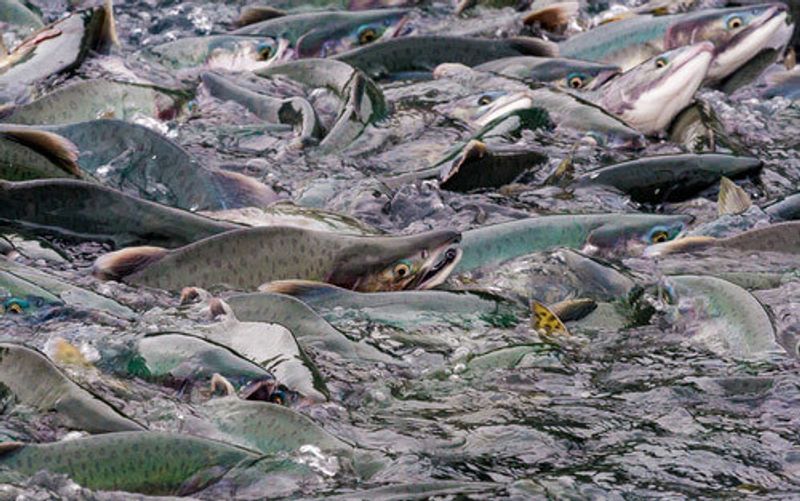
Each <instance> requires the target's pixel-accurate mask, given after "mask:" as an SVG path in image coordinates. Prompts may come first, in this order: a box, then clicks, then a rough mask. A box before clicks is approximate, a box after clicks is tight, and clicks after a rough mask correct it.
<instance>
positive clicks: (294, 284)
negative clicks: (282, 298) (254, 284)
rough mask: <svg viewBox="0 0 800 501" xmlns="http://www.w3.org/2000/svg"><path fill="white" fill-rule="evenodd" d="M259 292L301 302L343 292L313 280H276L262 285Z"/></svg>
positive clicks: (338, 288)
mask: <svg viewBox="0 0 800 501" xmlns="http://www.w3.org/2000/svg"><path fill="white" fill-rule="evenodd" d="M258 290H259V291H261V292H272V293H275V294H285V295H287V296H294V297H296V298H298V299H300V300H303V299H304V298H308V297H314V296H321V295H325V294H331V293H336V292H342V291H343V289H342V288H341V287H337V286H335V285H331V284H327V283H325V282H314V281H313V280H276V281H274V282H267V283H265V284H263V285H261V286H260V287H259V288H258Z"/></svg>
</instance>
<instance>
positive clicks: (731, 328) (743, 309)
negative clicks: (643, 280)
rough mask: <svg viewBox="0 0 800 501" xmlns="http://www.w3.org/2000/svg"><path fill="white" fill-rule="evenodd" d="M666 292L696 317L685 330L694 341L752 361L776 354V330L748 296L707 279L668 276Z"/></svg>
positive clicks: (743, 291)
mask: <svg viewBox="0 0 800 501" xmlns="http://www.w3.org/2000/svg"><path fill="white" fill-rule="evenodd" d="M666 286H667V288H668V292H669V293H670V294H671V295H673V296H675V300H676V301H678V302H679V304H681V303H683V302H689V303H690V304H691V306H687V305H683V306H682V307H681V309H682V310H683V311H686V310H687V309H688V310H690V311H691V315H693V316H695V317H699V319H700V322H699V324H697V325H691V326H690V327H687V328H689V329H690V332H692V338H693V339H694V340H695V341H698V342H700V343H703V344H704V345H706V346H707V347H708V348H709V349H710V350H712V351H714V352H715V353H718V354H720V355H724V356H732V357H735V358H744V359H754V358H763V357H765V356H769V355H771V354H775V353H779V352H780V351H781V348H780V346H779V345H778V344H777V341H776V339H775V329H774V328H773V326H772V321H771V320H770V318H769V315H767V312H766V311H765V310H764V307H763V306H761V304H760V303H759V302H758V300H756V298H754V297H753V296H752V295H751V294H750V293H749V292H747V291H746V290H744V289H742V288H741V287H739V286H737V285H734V284H732V283H730V282H727V281H725V280H722V279H719V278H715V277H709V276H692V275H682V276H671V277H668V278H667V279H666ZM678 315H680V313H678Z"/></svg>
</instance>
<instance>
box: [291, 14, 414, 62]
mask: <svg viewBox="0 0 800 501" xmlns="http://www.w3.org/2000/svg"><path fill="white" fill-rule="evenodd" d="M407 14H408V10H406V9H384V10H376V11H366V12H362V13H360V14H359V15H358V16H357V17H355V18H354V19H353V20H352V22H348V23H346V24H338V25H335V26H333V27H331V29H326V28H325V27H319V28H317V29H315V30H312V31H310V32H308V33H306V34H305V35H303V36H302V37H300V39H299V40H298V41H297V45H296V48H295V49H296V51H297V53H298V55H299V56H300V57H329V56H332V55H334V54H338V53H340V52H346V51H348V50H351V49H357V48H358V47H362V46H364V45H369V44H372V43H375V42H377V41H379V40H388V39H390V38H394V37H397V36H402V35H404V34H407V33H408V29H407V28H408V25H407V23H406V21H407V20H408V17H407Z"/></svg>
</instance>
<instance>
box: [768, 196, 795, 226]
mask: <svg viewBox="0 0 800 501" xmlns="http://www.w3.org/2000/svg"><path fill="white" fill-rule="evenodd" d="M764 212H766V213H767V214H769V217H770V218H771V219H772V220H774V221H793V220H796V219H800V193H795V194H794V195H789V196H788V197H786V198H784V199H783V200H780V201H778V202H775V203H772V204H770V205H768V206H766V207H764Z"/></svg>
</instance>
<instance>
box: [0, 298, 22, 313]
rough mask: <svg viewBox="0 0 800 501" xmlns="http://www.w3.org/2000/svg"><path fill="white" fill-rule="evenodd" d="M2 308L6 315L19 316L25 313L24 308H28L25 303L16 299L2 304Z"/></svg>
mask: <svg viewBox="0 0 800 501" xmlns="http://www.w3.org/2000/svg"><path fill="white" fill-rule="evenodd" d="M3 307H4V310H5V312H6V313H14V314H16V315H21V314H22V313H25V308H27V307H28V304H27V301H20V300H18V299H9V300H8V301H6V302H5V303H3Z"/></svg>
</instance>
